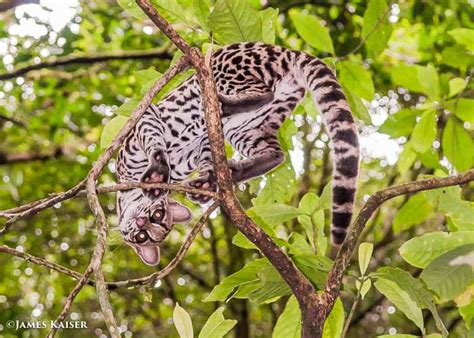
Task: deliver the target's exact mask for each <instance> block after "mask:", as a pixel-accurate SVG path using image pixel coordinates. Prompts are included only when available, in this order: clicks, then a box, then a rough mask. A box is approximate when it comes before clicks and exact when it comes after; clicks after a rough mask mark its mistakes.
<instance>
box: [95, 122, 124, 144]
mask: <svg viewBox="0 0 474 338" xmlns="http://www.w3.org/2000/svg"><path fill="white" fill-rule="evenodd" d="M127 120H128V118H126V117H124V116H115V117H114V118H113V119H111V120H110V121H109V122H108V123H107V124H106V125H105V126H104V129H102V134H101V136H100V147H101V148H102V149H105V148H107V147H108V146H109V145H110V144H111V143H112V141H113V140H114V138H115V136H117V134H118V132H119V131H120V129H122V127H123V126H124V125H125V123H126V122H127Z"/></svg>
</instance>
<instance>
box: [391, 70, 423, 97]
mask: <svg viewBox="0 0 474 338" xmlns="http://www.w3.org/2000/svg"><path fill="white" fill-rule="evenodd" d="M390 75H391V77H392V81H393V82H394V83H395V84H397V85H399V86H402V87H404V88H406V89H408V90H410V91H412V92H417V93H422V92H423V86H422V85H421V83H420V81H419V79H418V68H417V66H407V65H400V66H395V67H392V69H391V71H390Z"/></svg>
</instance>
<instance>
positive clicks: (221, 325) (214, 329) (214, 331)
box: [199, 306, 237, 338]
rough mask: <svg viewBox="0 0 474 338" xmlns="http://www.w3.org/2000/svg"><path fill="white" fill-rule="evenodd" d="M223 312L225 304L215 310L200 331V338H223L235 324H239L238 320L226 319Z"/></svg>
mask: <svg viewBox="0 0 474 338" xmlns="http://www.w3.org/2000/svg"><path fill="white" fill-rule="evenodd" d="M223 312H224V307H223V306H222V307H220V308H218V309H217V310H216V311H214V312H213V314H212V315H211V316H210V317H209V318H208V319H207V321H206V323H205V324H204V326H203V328H202V330H201V332H200V333H199V338H221V337H224V336H225V335H226V334H227V333H229V331H230V330H232V328H233V327H234V326H235V324H237V321H236V320H233V319H225V318H224V315H223V314H222V313H223Z"/></svg>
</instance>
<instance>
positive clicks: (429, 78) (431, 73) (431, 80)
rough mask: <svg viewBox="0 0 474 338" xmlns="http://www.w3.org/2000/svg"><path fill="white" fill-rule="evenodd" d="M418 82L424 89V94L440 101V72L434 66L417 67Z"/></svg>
mask: <svg viewBox="0 0 474 338" xmlns="http://www.w3.org/2000/svg"><path fill="white" fill-rule="evenodd" d="M417 69H418V70H417V75H418V81H419V83H420V84H421V87H422V88H423V91H422V92H423V93H425V94H426V95H428V96H429V97H430V98H431V99H433V100H436V99H439V92H440V90H439V79H438V72H437V71H436V69H435V68H434V67H433V66H432V65H428V66H426V67H422V66H417Z"/></svg>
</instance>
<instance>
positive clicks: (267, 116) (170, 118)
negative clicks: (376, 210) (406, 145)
mask: <svg viewBox="0 0 474 338" xmlns="http://www.w3.org/2000/svg"><path fill="white" fill-rule="evenodd" d="M211 64H212V70H213V74H214V78H215V81H216V86H217V89H218V95H219V99H220V102H221V104H222V123H223V128H224V136H225V138H226V140H227V141H228V142H229V143H230V144H232V146H233V147H234V148H235V149H236V150H237V151H238V152H239V153H240V154H241V155H242V156H243V157H245V159H244V160H241V161H233V160H231V161H230V163H229V164H230V167H231V169H232V177H233V179H234V181H235V182H241V181H245V180H248V179H250V178H252V177H256V176H259V175H262V174H264V173H266V172H268V171H269V170H271V169H273V168H274V167H276V166H278V165H279V164H281V163H282V162H283V161H284V154H283V152H282V150H281V148H280V145H279V142H278V139H277V132H278V129H279V127H280V126H281V124H282V122H283V121H284V120H285V119H286V118H287V117H288V116H289V115H290V114H291V112H292V111H293V110H294V108H295V107H296V105H297V104H298V103H299V102H301V100H302V98H303V96H304V94H305V92H306V91H307V90H308V91H310V92H311V93H312V96H313V98H314V101H315V104H316V105H317V106H318V107H319V109H320V111H321V112H322V117H323V121H324V123H325V125H326V129H327V132H328V134H329V136H330V139H331V147H332V152H331V154H332V161H333V164H334V165H333V166H334V170H333V209H332V227H331V234H332V239H333V242H334V243H336V244H341V243H342V241H343V240H344V238H345V235H346V229H347V227H348V226H349V224H350V221H351V217H352V212H353V205H354V196H355V193H356V185H357V184H356V182H357V176H358V170H359V141H358V133H357V129H356V125H355V123H354V119H353V117H352V114H351V111H350V109H349V106H348V104H347V102H346V99H345V96H344V94H343V91H342V89H341V86H340V85H339V83H338V82H337V79H336V77H335V75H334V73H333V71H332V70H331V69H330V68H328V67H327V66H326V65H325V64H324V63H323V62H322V61H320V60H319V59H317V58H314V57H312V56H310V55H308V54H305V53H303V52H299V51H293V50H289V49H286V48H283V47H279V46H271V45H266V44H263V43H254V42H248V43H239V44H233V45H229V46H226V47H224V48H221V49H219V50H218V51H216V52H215V53H214V54H213V55H212V61H211ZM212 170H213V166H212V162H211V153H210V148H209V141H208V138H207V134H206V125H205V121H204V115H203V110H202V101H201V94H200V88H199V85H198V82H197V78H196V76H192V77H191V78H189V79H188V80H187V81H185V82H184V83H183V84H181V85H180V86H179V87H177V88H176V89H174V90H173V91H172V92H171V93H170V94H169V95H168V96H166V97H165V98H164V99H163V100H162V101H161V102H159V103H158V104H157V105H151V106H150V107H149V108H148V110H147V111H146V113H145V114H144V116H143V117H142V118H141V120H140V121H139V122H138V124H137V125H136V127H135V129H134V130H133V132H132V133H131V134H130V135H129V137H128V138H127V140H126V141H125V142H124V145H123V146H122V148H121V149H120V151H119V155H118V160H117V173H118V179H119V181H129V180H142V181H146V182H180V181H183V180H185V179H186V178H188V176H189V175H190V174H191V173H193V172H194V171H198V172H199V173H200V176H199V177H198V178H197V179H194V180H191V181H189V182H188V184H189V186H192V187H198V188H203V189H210V190H214V189H216V184H215V181H214V174H213V171H212ZM166 195H167V191H161V190H158V189H155V190H151V191H143V192H142V191H141V190H138V189H136V190H132V191H127V192H121V193H119V194H118V206H119V208H118V211H119V217H120V229H121V232H122V235H123V236H124V238H125V240H126V242H127V243H128V244H130V245H132V246H133V247H134V248H135V249H136V250H137V253H139V255H140V256H141V257H142V259H143V260H144V261H145V262H146V263H148V264H156V263H157V259H159V251H158V255H156V250H158V249H155V248H157V246H158V244H159V243H161V241H163V239H164V237H165V236H166V235H167V234H168V232H169V230H170V229H171V226H172V224H173V223H176V222H178V221H179V222H182V221H185V220H188V219H189V218H190V213H189V212H185V210H187V209H186V208H185V207H184V206H182V205H180V204H178V203H177V202H175V201H173V200H171V199H169V198H167V197H166ZM188 197H189V198H190V199H191V200H193V201H196V202H199V203H206V202H208V197H206V196H202V195H201V196H199V195H188ZM169 205H172V208H170V207H169ZM173 208H174V210H171V211H170V209H173ZM156 210H158V211H159V212H158V214H159V216H160V217H161V219H160V217H154V214H155V212H156ZM137 220H138V223H137ZM143 231H145V232H146V235H145V233H144V232H143ZM139 233H140V234H141V235H138V236H139V241H141V240H143V238H144V237H145V236H146V237H147V239H146V241H144V242H143V243H137V234H139ZM137 247H138V248H139V249H137ZM139 250H142V252H139ZM146 250H148V256H146V253H145V254H144V253H143V251H146ZM144 255H145V258H144Z"/></svg>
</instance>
